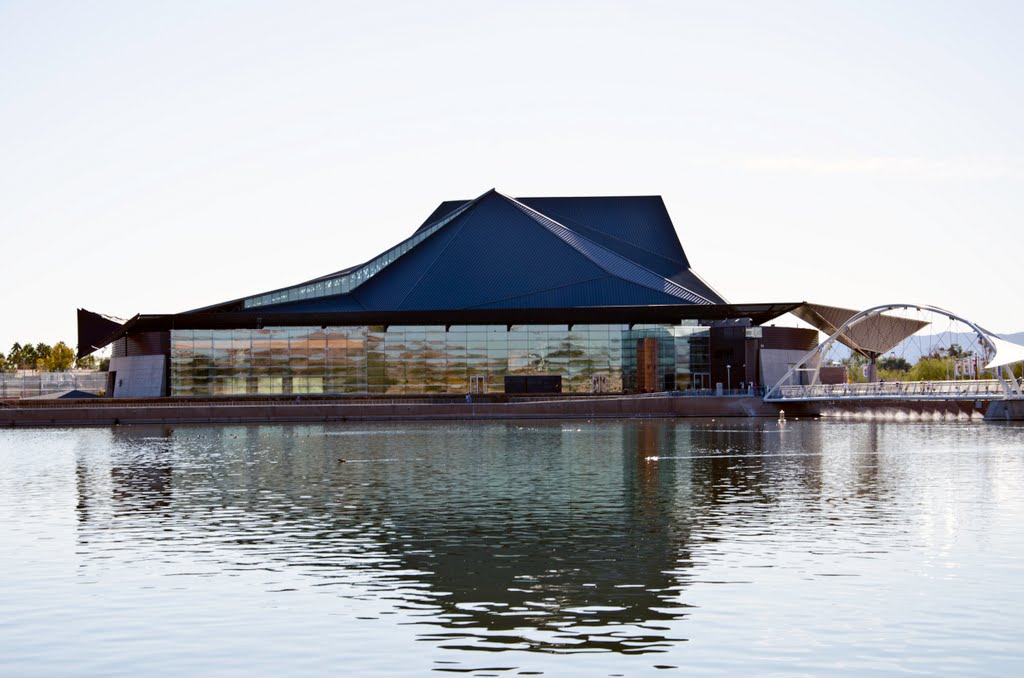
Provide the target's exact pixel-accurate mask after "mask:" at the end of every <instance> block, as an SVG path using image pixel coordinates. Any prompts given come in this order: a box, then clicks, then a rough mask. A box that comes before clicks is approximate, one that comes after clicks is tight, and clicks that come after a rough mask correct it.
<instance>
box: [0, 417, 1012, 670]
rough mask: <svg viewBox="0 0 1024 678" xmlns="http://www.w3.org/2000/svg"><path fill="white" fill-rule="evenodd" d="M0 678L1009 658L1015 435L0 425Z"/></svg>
mask: <svg viewBox="0 0 1024 678" xmlns="http://www.w3.org/2000/svg"><path fill="white" fill-rule="evenodd" d="M0 572H2V573H3V577H0V674H2V675H11V676H13V675H28V674H31V675H139V674H150V675H154V674H157V675H159V674H203V675H242V674H251V673H253V672H258V673H288V674H290V675H292V674H294V675H320V674H328V673H330V674H343V673H344V674H351V675H362V676H390V675H426V674H432V675H444V674H461V675H470V676H516V675H555V676H567V675H568V676H571V675H579V676H631V675H644V674H648V673H651V674H659V675H661V674H663V673H668V674H671V673H683V672H687V673H699V674H716V673H718V674H730V675H732V674H736V673H737V672H741V671H742V672H752V671H757V672H759V673H782V674H793V673H805V674H806V673H810V674H824V673H828V674H850V675H856V674H865V673H889V674H892V673H920V672H926V673H943V674H957V675H963V674H971V675H1010V674H1016V673H1017V672H1019V670H1020V666H1021V663H1022V662H1024V426H1020V425H1012V424H1011V425H999V424H991V423H982V422H928V423H923V422H916V423H911V422H897V421H825V420H821V421H790V422H787V423H784V424H780V423H779V422H776V421H772V420H756V419H729V420H723V419H720V420H717V421H713V420H685V419H684V420H667V419H666V420H629V421H595V422H583V421H571V422H570V421H566V422H466V423H409V422H404V423H388V424H368V423H362V424H358V423H341V424H331V425H327V424H325V425H244V426H243V425H239V426H174V427H170V426H121V427H114V428H81V429H5V430H0Z"/></svg>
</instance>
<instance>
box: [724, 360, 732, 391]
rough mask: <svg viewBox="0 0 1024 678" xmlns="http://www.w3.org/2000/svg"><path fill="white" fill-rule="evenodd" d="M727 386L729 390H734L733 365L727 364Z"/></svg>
mask: <svg viewBox="0 0 1024 678" xmlns="http://www.w3.org/2000/svg"><path fill="white" fill-rule="evenodd" d="M725 382H726V385H725V388H726V390H728V391H731V390H732V365H726V366H725Z"/></svg>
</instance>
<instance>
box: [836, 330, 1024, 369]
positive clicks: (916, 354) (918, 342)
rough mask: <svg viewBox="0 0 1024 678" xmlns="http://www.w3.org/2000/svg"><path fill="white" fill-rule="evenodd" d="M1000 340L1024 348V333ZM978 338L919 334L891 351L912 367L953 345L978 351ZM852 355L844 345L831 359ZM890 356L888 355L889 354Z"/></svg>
mask: <svg viewBox="0 0 1024 678" xmlns="http://www.w3.org/2000/svg"><path fill="white" fill-rule="evenodd" d="M998 336H999V337H1000V338H1002V339H1005V340H1007V341H1012V342H1013V343H1015V344H1020V345H1021V346H1024V332H1014V333H1012V334H1000V335H998ZM977 343H978V337H977V335H975V334H974V333H973V332H943V333H941V334H917V335H914V336H912V337H910V338H909V339H905V340H904V341H903V342H902V343H900V344H898V345H897V346H896V348H894V349H893V350H892V351H890V353H891V354H893V355H895V356H896V357H897V358H904V359H906V361H907V362H909V363H910V364H911V365H913V364H914V363H916V362H917V361H918V360H920V359H921V356H923V355H927V354H928V353H931V352H932V351H933V350H935V349H936V348H940V347H941V348H949V347H950V346H951V345H953V344H959V345H960V347H961V348H962V349H964V350H968V351H969V350H975V352H976V351H977V349H976V347H977ZM849 355H850V350H849V349H848V348H846V347H845V346H842V345H837V346H836V347H835V348H834V349H833V350H832V351H831V353H830V359H833V360H842V359H844V358H846V357H847V356H849ZM887 355H888V354H887Z"/></svg>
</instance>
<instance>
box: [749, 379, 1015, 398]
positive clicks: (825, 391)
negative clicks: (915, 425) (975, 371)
mask: <svg viewBox="0 0 1024 678" xmlns="http://www.w3.org/2000/svg"><path fill="white" fill-rule="evenodd" d="M1004 397H1006V390H1005V389H1004V388H1003V384H1002V382H1000V381H999V380H998V379H980V380H977V381H966V380H965V381H907V382H901V381H895V382H876V383H873V384H810V385H789V386H780V387H779V388H778V389H773V391H772V392H770V393H769V395H768V397H766V398H765V400H767V401H769V402H783V401H801V402H810V401H817V400H901V401H903V400H994V399H1002V398H1004Z"/></svg>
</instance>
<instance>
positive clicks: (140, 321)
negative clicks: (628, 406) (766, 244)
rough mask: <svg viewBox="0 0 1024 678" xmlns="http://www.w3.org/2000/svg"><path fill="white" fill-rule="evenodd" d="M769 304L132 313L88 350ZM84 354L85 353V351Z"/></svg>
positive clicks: (743, 313) (709, 313)
mask: <svg viewBox="0 0 1024 678" xmlns="http://www.w3.org/2000/svg"><path fill="white" fill-rule="evenodd" d="M803 304H804V302H790V303H774V304H680V305H665V306H594V307H581V308H539V309H528V308H507V309H506V308H497V309H455V310H437V311H358V312H354V311H346V312H334V313H260V312H258V311H234V312H190V313H178V314H170V315H137V316H135V317H134V318H132V319H131V320H129V321H128V322H126V323H124V324H123V325H121V326H119V327H117V328H116V329H113V330H112V331H111V332H110V333H109V334H108V335H107V336H106V337H104V338H103V339H102V340H100V341H99V342H98V343H93V344H90V346H92V349H91V350H95V349H96V348H100V347H102V346H106V345H107V344H110V343H112V342H114V341H116V340H118V339H120V338H121V337H124V336H127V335H129V334H137V333H140V332H160V331H167V330H185V329H194V330H218V329H220V330H227V329H263V328H265V327H309V326H322V327H328V326H331V327H336V326H353V325H384V326H390V325H445V326H451V325H566V324H568V325H583V324H620V323H621V324H630V325H637V324H644V323H672V324H676V323H679V322H681V321H683V320H697V321H700V322H713V321H721V320H739V319H749V320H750V322H751V323H752V324H754V325H762V324H764V323H766V322H769V321H771V320H774V319H775V318H777V317H779V316H781V315H783V314H785V313H789V312H791V311H793V310H795V309H796V308H798V307H800V306H802V305H803ZM91 350H90V352H91Z"/></svg>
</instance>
